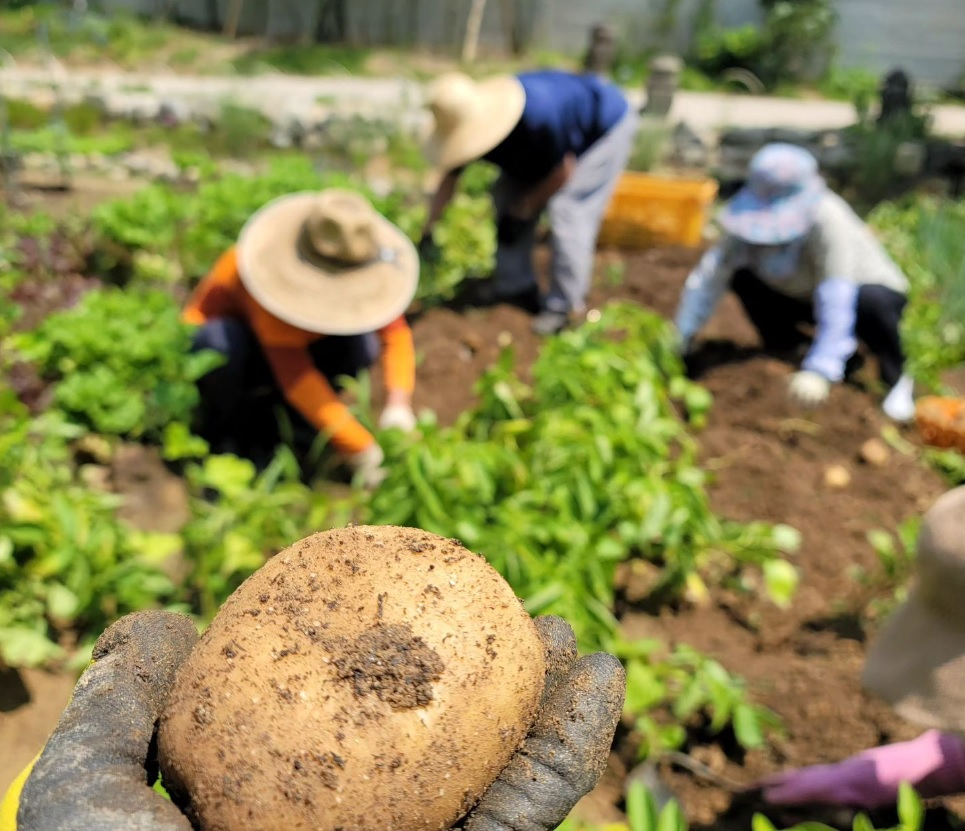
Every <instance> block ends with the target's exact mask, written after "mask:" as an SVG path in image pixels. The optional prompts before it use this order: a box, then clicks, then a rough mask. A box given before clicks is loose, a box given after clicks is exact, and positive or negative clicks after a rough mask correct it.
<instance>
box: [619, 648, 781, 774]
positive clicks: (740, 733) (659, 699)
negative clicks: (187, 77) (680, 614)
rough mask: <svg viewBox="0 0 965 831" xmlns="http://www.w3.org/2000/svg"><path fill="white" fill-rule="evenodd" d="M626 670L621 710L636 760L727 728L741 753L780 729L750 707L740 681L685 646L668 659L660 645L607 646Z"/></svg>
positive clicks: (772, 717)
mask: <svg viewBox="0 0 965 831" xmlns="http://www.w3.org/2000/svg"><path fill="white" fill-rule="evenodd" d="M609 648H610V649H611V650H612V651H613V652H614V654H616V655H617V656H619V657H620V658H621V659H623V661H624V663H625V664H626V669H627V697H626V704H625V705H624V710H625V712H627V713H628V714H630V715H631V716H633V718H634V720H635V721H634V728H635V730H636V732H637V734H638V736H639V739H640V744H639V747H638V755H639V756H640V758H648V757H651V756H659V755H660V753H662V752H664V751H667V750H676V749H678V748H680V747H682V746H683V745H684V743H685V742H686V740H687V738H688V728H689V729H690V730H691V731H697V732H702V733H704V734H706V735H710V736H716V735H717V734H719V733H720V732H721V731H722V730H724V729H725V728H727V727H730V728H731V729H732V730H733V733H734V738H735V739H736V740H737V743H738V744H739V745H740V746H741V747H744V748H746V749H751V748H755V747H760V746H761V745H763V743H764V740H765V736H766V734H767V732H768V731H771V730H775V729H777V728H779V726H780V720H779V719H778V717H777V716H776V715H775V714H774V713H773V712H771V711H770V710H768V709H766V708H764V707H760V706H758V705H756V704H753V703H751V702H750V701H749V700H748V698H747V690H746V685H745V683H744V681H743V679H741V678H739V677H737V676H735V675H731V674H730V673H729V672H727V670H726V669H724V667H723V666H721V665H720V664H719V663H718V662H717V661H714V660H712V659H711V658H708V657H706V656H704V655H701V654H700V653H699V652H697V651H696V650H694V649H692V648H691V647H689V646H678V647H677V648H676V649H675V650H674V651H673V652H671V653H670V654H669V655H666V652H665V647H664V645H663V644H662V643H660V642H659V641H652V640H648V641H637V642H635V643H624V642H621V641H616V642H614V643H613V644H611V645H610V647H609Z"/></svg>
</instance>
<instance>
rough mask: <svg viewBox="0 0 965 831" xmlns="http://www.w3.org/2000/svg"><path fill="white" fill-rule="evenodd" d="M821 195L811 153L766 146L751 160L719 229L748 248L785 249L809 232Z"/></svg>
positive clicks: (785, 146)
mask: <svg viewBox="0 0 965 831" xmlns="http://www.w3.org/2000/svg"><path fill="white" fill-rule="evenodd" d="M826 189H827V188H826V185H825V182H824V179H823V178H822V177H821V175H820V173H819V172H818V163H817V160H816V159H815V158H814V156H812V155H811V153H809V152H808V151H807V150H805V149H804V148H803V147H797V146H796V145H793V144H785V143H783V142H775V143H773V144H768V145H766V146H764V147H763V148H761V149H760V150H759V151H758V152H757V153H755V154H754V157H753V158H752V159H751V163H750V169H749V171H748V176H747V182H746V184H745V185H744V187H742V188H741V189H740V190H739V191H738V192H737V193H736V194H735V195H734V196H733V197H732V198H731V200H730V201H729V202H728V203H727V204H726V205H725V206H724V209H723V210H722V211H721V214H720V224H721V225H722V226H723V227H724V230H725V231H727V233H729V234H731V235H733V236H735V237H737V238H738V239H741V240H743V241H744V242H749V243H751V244H752V245H784V244H786V243H788V242H791V241H792V240H795V239H799V238H800V237H803V236H805V235H806V234H807V233H808V232H809V231H810V230H811V227H812V226H813V225H814V221H815V219H816V217H817V212H818V208H819V206H820V204H821V198H822V197H823V196H824V193H825V191H826Z"/></svg>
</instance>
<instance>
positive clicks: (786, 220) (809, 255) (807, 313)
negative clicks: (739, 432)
mask: <svg viewBox="0 0 965 831" xmlns="http://www.w3.org/2000/svg"><path fill="white" fill-rule="evenodd" d="M720 223H721V225H722V226H723V231H724V234H723V238H722V239H721V240H720V241H719V242H718V243H717V244H716V245H714V246H713V247H711V248H710V249H709V250H708V251H707V252H706V253H705V255H704V256H703V258H702V259H701V261H700V263H699V265H698V266H697V267H696V269H695V270H694V271H693V272H692V273H691V274H690V276H689V277H688V278H687V282H686V285H685V287H684V290H683V295H682V297H681V300H680V304H679V306H678V309H677V313H676V318H675V323H676V326H677V330H678V332H679V335H680V341H681V348H682V349H683V351H684V353H687V352H688V351H689V350H690V349H691V346H692V342H693V338H694V336H695V335H696V334H697V332H698V331H699V330H700V329H701V327H702V326H703V325H704V324H705V323H706V322H707V320H708V319H709V318H710V316H711V314H712V313H713V311H714V308H715V307H716V305H717V303H718V301H719V300H720V298H721V297H722V296H723V294H724V293H725V292H726V291H727V289H728V287H729V288H730V289H731V290H733V291H734V293H735V294H736V295H737V297H738V298H739V299H740V301H741V303H742V304H743V306H744V310H745V311H746V312H747V315H748V317H749V318H750V319H751V322H752V323H753V324H754V326H755V327H756V328H757V330H758V332H759V333H760V335H761V338H762V340H763V341H764V346H765V348H767V349H771V350H775V351H784V350H787V349H793V348H795V347H797V346H799V345H800V344H801V343H802V335H801V332H800V331H799V329H798V327H799V326H800V325H802V324H814V325H815V333H814V339H813V341H812V343H811V345H810V348H809V349H808V351H807V353H806V355H805V357H804V360H803V362H802V364H801V368H800V371H799V372H797V373H795V374H794V375H793V376H792V378H791V381H790V387H789V394H790V396H791V398H792V399H793V400H794V401H796V402H797V403H799V404H800V405H803V406H805V407H815V406H818V405H821V404H823V403H824V402H825V401H826V400H827V399H828V397H829V395H830V392H831V386H832V384H834V383H835V382H838V381H841V380H842V378H843V377H844V375H845V368H846V365H847V363H848V361H849V359H850V358H851V357H852V356H853V355H854V354H855V352H856V350H857V347H858V341H859V340H860V341H863V342H864V343H865V345H866V346H867V347H868V349H869V350H870V351H871V352H872V353H873V354H874V355H875V357H876V358H877V360H878V365H879V371H880V375H881V380H882V381H883V382H884V384H885V385H886V386H887V388H888V390H889V391H888V394H887V396H886V397H885V399H884V403H883V405H882V409H883V410H884V411H885V413H886V414H887V415H888V416H889V417H891V418H893V419H895V420H898V421H906V420H908V419H910V418H912V417H913V415H914V409H915V407H914V400H913V382H912V379H911V378H910V377H909V376H907V375H905V374H904V362H905V359H904V353H903V351H902V345H901V338H900V335H899V324H900V322H901V316H902V313H903V310H904V307H905V302H906V293H907V290H908V283H907V280H906V279H905V276H904V275H903V274H902V273H901V271H900V270H899V268H898V266H897V265H896V264H895V263H894V262H893V261H892V260H891V258H890V257H889V256H888V254H887V253H886V252H885V250H884V248H883V247H882V246H881V244H880V243H879V242H878V240H877V239H875V237H874V236H873V234H872V233H871V231H870V229H869V228H868V227H867V225H865V223H864V222H862V221H861V219H859V218H858V216H857V215H856V214H855V213H854V211H853V210H852V209H851V208H850V206H849V205H848V204H847V203H846V202H845V201H844V200H843V199H842V198H841V197H840V196H838V195H837V194H835V193H833V192H832V191H831V190H830V189H828V187H827V186H826V184H825V182H824V179H823V178H822V177H821V175H820V173H819V172H818V165H817V161H816V160H815V158H814V156H812V155H811V154H810V153H809V152H808V151H807V150H804V149H803V148H800V147H795V146H793V145H790V144H783V143H775V144H770V145H767V146H766V147H764V148H762V149H761V150H760V151H758V153H757V154H756V155H755V156H754V157H753V159H752V160H751V164H750V171H749V175H748V179H747V182H746V184H745V185H744V187H743V188H742V189H741V190H740V191H738V193H737V194H736V195H735V196H734V197H733V198H732V199H731V200H730V201H729V202H728V203H727V205H725V207H724V209H723V211H722V213H721V216H720Z"/></svg>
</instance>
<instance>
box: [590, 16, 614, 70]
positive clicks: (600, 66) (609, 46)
mask: <svg viewBox="0 0 965 831" xmlns="http://www.w3.org/2000/svg"><path fill="white" fill-rule="evenodd" d="M616 56H617V33H616V29H614V28H613V26H610V25H609V24H607V23H597V24H596V25H595V26H594V27H593V28H592V29H590V45H589V47H588V48H587V51H586V57H585V58H584V59H583V70H584V71H585V72H592V73H594V74H596V75H608V74H609V73H610V71H611V70H612V69H613V62H614V61H615V60H616Z"/></svg>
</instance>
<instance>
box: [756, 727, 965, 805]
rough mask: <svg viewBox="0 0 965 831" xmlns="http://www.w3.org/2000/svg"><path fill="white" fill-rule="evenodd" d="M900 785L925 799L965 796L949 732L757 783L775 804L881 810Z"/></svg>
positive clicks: (958, 751) (963, 759) (963, 752)
mask: <svg viewBox="0 0 965 831" xmlns="http://www.w3.org/2000/svg"><path fill="white" fill-rule="evenodd" d="M902 782H907V783H908V784H910V785H912V786H913V787H914V788H915V790H916V791H917V792H918V793H919V794H920V795H921V796H923V797H925V798H930V797H936V796H950V795H952V794H957V793H962V792H965V744H963V741H962V739H961V738H960V737H959V736H957V735H955V734H953V733H942V732H940V731H938V730H929V731H928V732H927V733H924V734H922V735H921V736H919V737H918V738H917V739H914V740H913V741H910V742H899V743H897V744H889V745H884V746H883V747H875V748H872V749H871V750H865V751H864V752H862V753H859V754H857V755H856V756H852V757H850V758H849V759H845V760H844V761H842V762H837V763H836V764H831V765H812V766H810V767H805V768H799V769H797V770H789V771H785V772H783V773H779V774H776V775H774V776H770V777H768V778H766V779H764V780H762V781H761V782H760V783H758V784H759V785H760V787H761V794H762V796H763V798H764V799H765V801H767V802H770V803H772V804H774V805H807V804H818V805H847V806H849V807H855V808H864V809H871V808H879V807H881V806H884V805H891V804H894V802H895V801H896V800H897V798H898V788H899V786H900V785H901V783H902Z"/></svg>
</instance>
